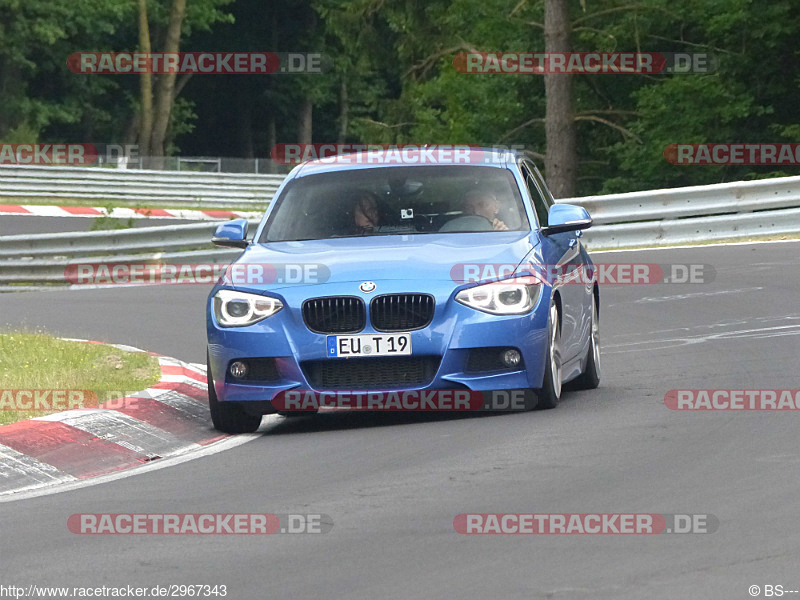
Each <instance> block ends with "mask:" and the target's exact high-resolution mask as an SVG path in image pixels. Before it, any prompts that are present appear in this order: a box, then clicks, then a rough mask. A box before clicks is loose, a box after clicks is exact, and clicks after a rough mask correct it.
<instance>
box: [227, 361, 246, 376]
mask: <svg viewBox="0 0 800 600" xmlns="http://www.w3.org/2000/svg"><path fill="white" fill-rule="evenodd" d="M229 371H230V372H231V375H233V376H234V377H236V379H242V378H243V377H244V376H245V375H247V363H243V362H241V361H239V360H237V361H236V362H232V363H231V366H230V369H229Z"/></svg>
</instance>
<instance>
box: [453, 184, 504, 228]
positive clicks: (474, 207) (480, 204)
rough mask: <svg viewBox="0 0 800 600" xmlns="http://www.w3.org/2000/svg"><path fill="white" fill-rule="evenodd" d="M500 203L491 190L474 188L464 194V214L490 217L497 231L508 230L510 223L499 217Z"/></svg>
mask: <svg viewBox="0 0 800 600" xmlns="http://www.w3.org/2000/svg"><path fill="white" fill-rule="evenodd" d="M499 212H500V203H499V202H498V201H497V197H496V196H495V195H494V194H492V193H491V192H483V191H480V190H472V191H471V192H467V194H466V195H465V196H464V214H465V215H478V216H480V217H484V218H485V219H488V220H489V221H490V222H491V223H492V229H494V230H495V231H508V225H506V224H505V223H504V222H503V221H501V220H500V219H498V218H497V215H498V213H499Z"/></svg>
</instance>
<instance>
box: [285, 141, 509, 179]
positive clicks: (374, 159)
mask: <svg viewBox="0 0 800 600" xmlns="http://www.w3.org/2000/svg"><path fill="white" fill-rule="evenodd" d="M522 155H523V152H522V151H520V150H509V149H502V148H501V149H498V148H485V147H481V146H466V145H463V146H462V145H452V146H447V145H431V146H406V147H402V146H401V147H394V148H385V149H380V150H371V151H367V152H353V153H351V154H340V155H336V156H331V157H328V158H320V159H314V160H309V161H307V162H304V163H302V164H300V165H298V166H297V167H295V168H294V169H293V170H292V172H291V173H290V177H291V178H295V177H304V176H306V175H316V174H319V173H330V172H335V171H349V170H355V169H376V168H384V167H413V166H488V167H497V168H501V169H502V168H507V167H508V166H509V165H513V164H514V163H515V162H516V159H517V158H518V157H520V156H522Z"/></svg>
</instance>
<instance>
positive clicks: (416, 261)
mask: <svg viewBox="0 0 800 600" xmlns="http://www.w3.org/2000/svg"><path fill="white" fill-rule="evenodd" d="M533 237H534V239H536V238H535V236H533ZM533 247H534V245H533V244H532V243H531V234H530V232H522V231H509V232H492V233H458V234H425V235H395V236H374V237H359V238H334V239H329V240H307V241H298V242H271V243H268V244H256V245H252V246H250V247H249V248H248V250H247V251H246V252H245V253H244V254H243V255H242V256H241V257H240V258H239V259H238V260H237V261H236V263H235V264H237V265H240V267H239V269H240V271H241V272H244V271H245V270H246V268H247V267H246V265H251V266H253V267H254V272H256V271H259V270H264V269H266V270H267V271H269V272H270V273H271V274H270V275H268V276H267V277H266V279H265V281H264V283H263V285H252V282H248V283H249V284H248V285H241V286H239V285H237V287H242V288H262V289H266V288H269V289H273V290H274V289H280V288H281V287H291V286H296V285H309V284H319V283H340V282H363V281H379V280H384V281H385V280H409V279H413V280H429V281H453V282H455V283H461V282H463V281H464V278H463V273H464V268H463V266H464V265H480V266H481V267H482V266H484V265H489V269H490V270H491V268H493V267H494V268H496V267H497V266H499V265H502V266H503V267H504V270H506V271H508V270H509V268H510V269H511V270H513V268H515V267H516V266H517V265H519V263H520V262H522V260H523V259H524V258H525V257H526V256H527V255H528V254H529V253H530V252H531V250H532V249H533ZM273 268H274V269H275V270H274V272H273V271H272V269H273ZM301 271H303V272H305V273H306V274H309V273H316V275H314V276H310V277H309V276H304V277H301V278H299V280H298V277H296V276H295V277H289V278H285V277H281V275H282V274H285V273H287V272H293V273H296V274H297V273H300V272H301Z"/></svg>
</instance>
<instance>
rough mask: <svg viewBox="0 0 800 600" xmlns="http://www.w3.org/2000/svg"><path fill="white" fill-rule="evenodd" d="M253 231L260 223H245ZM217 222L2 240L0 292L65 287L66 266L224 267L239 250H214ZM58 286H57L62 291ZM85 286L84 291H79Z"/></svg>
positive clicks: (6, 238)
mask: <svg viewBox="0 0 800 600" xmlns="http://www.w3.org/2000/svg"><path fill="white" fill-rule="evenodd" d="M249 223H250V231H251V232H253V231H255V229H256V226H257V225H258V221H249ZM218 225H219V222H203V223H197V224H192V225H169V226H164V227H141V228H136V229H122V230H113V231H90V232H70V233H45V234H38V235H13V236H2V237H0V291H20V290H29V289H32V288H31V287H30V286H36V288H35V289H40V288H39V286H41V285H42V284H60V286H63V285H66V284H68V283H69V281H68V279H67V277H66V276H65V275H66V273H67V271H68V269H69V268H70V265H78V264H87V263H89V264H93V265H97V264H100V263H124V264H131V263H133V264H142V263H161V264H167V263H180V264H192V263H194V264H198V263H202V264H228V263H230V262H232V261H233V260H234V259H235V258H236V257H237V256H239V254H241V252H242V251H241V250H236V249H228V248H215V247H214V246H213V245H212V244H211V236H212V235H213V233H214V231H215V229H216V228H217V226H218ZM60 286H59V287H60ZM78 287H86V286H78Z"/></svg>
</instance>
